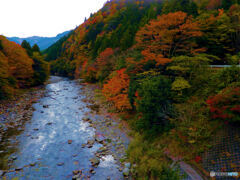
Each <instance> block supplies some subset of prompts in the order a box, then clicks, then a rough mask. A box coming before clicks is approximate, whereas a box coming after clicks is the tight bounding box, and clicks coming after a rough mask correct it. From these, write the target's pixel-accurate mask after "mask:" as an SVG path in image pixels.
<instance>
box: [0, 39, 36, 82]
mask: <svg viewBox="0 0 240 180" xmlns="http://www.w3.org/2000/svg"><path fill="white" fill-rule="evenodd" d="M0 40H1V41H2V45H3V50H2V52H3V54H2V57H3V55H4V56H5V57H6V58H5V64H6V60H7V64H8V72H9V74H10V75H12V76H14V77H15V78H16V79H17V80H19V85H20V86H24V85H29V84H26V81H27V80H29V79H31V78H32V77H33V69H32V65H33V60H32V59H31V58H29V56H28V55H27V53H26V51H25V50H24V49H23V48H22V47H21V46H20V45H18V44H16V43H14V42H11V41H9V40H7V39H6V38H5V37H4V36H0ZM1 68H2V67H1Z"/></svg>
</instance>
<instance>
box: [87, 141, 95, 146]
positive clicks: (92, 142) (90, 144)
mask: <svg viewBox="0 0 240 180" xmlns="http://www.w3.org/2000/svg"><path fill="white" fill-rule="evenodd" d="M94 143H95V141H94V140H88V142H87V145H88V148H91V147H92V146H93V144H94Z"/></svg>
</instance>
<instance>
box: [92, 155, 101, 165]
mask: <svg viewBox="0 0 240 180" xmlns="http://www.w3.org/2000/svg"><path fill="white" fill-rule="evenodd" d="M90 162H91V164H92V166H94V167H97V166H98V165H99V163H100V160H99V158H97V157H94V158H91V159H90Z"/></svg>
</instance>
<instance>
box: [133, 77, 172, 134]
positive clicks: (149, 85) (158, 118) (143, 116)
mask: <svg viewBox="0 0 240 180" xmlns="http://www.w3.org/2000/svg"><path fill="white" fill-rule="evenodd" d="M140 84H141V85H140V88H139V89H138V90H137V92H138V96H139V97H137V99H138V100H137V112H138V114H139V117H138V120H137V122H136V127H137V129H138V130H139V131H141V132H147V134H149V135H156V134H158V133H161V132H163V131H164V130H167V129H168V128H169V121H168V116H170V114H171V113H170V112H171V110H172V105H171V99H172V93H171V81H170V80H169V79H167V78H165V77H164V76H156V77H151V78H146V79H143V80H142V81H141V83H140Z"/></svg>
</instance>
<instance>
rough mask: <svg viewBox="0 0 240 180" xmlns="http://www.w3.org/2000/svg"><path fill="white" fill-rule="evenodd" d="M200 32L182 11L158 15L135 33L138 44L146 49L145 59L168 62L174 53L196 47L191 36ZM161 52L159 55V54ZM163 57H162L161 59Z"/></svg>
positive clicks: (196, 25)
mask: <svg viewBox="0 0 240 180" xmlns="http://www.w3.org/2000/svg"><path fill="white" fill-rule="evenodd" d="M201 35H202V33H201V31H200V28H199V24H198V23H197V22H193V20H192V17H191V16H188V15H187V14H186V13H184V12H181V11H179V12H175V13H169V14H167V15H162V16H158V17H157V19H156V20H152V21H150V23H149V24H147V25H146V26H144V27H143V28H141V29H140V30H139V31H138V33H137V34H136V41H137V42H138V43H139V46H140V47H142V48H144V49H146V51H145V52H143V53H144V55H146V56H145V58H146V59H152V58H155V60H156V61H157V62H158V64H164V62H169V60H168V59H166V58H171V57H172V56H174V55H176V53H180V54H187V53H191V52H192V50H193V49H194V48H196V46H197V45H196V43H195V42H194V41H193V38H195V37H199V36H201ZM159 54H161V55H159ZM163 58H164V59H163Z"/></svg>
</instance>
